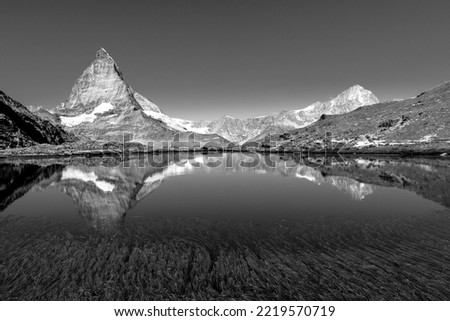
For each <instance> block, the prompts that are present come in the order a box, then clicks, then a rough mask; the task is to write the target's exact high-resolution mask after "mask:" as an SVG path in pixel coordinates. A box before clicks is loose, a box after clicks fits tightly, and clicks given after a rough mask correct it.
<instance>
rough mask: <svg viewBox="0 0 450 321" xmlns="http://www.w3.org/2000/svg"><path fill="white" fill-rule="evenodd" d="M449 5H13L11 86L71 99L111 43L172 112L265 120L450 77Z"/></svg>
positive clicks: (3, 62)
mask: <svg viewBox="0 0 450 321" xmlns="http://www.w3.org/2000/svg"><path fill="white" fill-rule="evenodd" d="M449 12H450V2H449V1H448V0H443V1H392V0H391V1H380V0H377V1H361V0H360V1H345V0H339V1H337V0H333V1H320V0H314V1H300V0H296V1H288V0H273V1H267V0H221V1H217V0H204V1H200V0H198V1H193V0H178V1H171V0H146V1H132V0H129V1H93V0H90V1H84V0H76V1H73V0H71V1H63V0H57V1H51V0H49V1H37V0H33V1H21V0H14V1H10V0H2V5H1V9H0V30H1V32H0V35H1V36H0V37H1V45H0V46H1V47H0V72H1V77H0V89H1V90H3V91H5V92H6V93H7V94H9V95H11V96H12V97H13V98H15V99H17V100H19V101H21V102H22V103H24V104H25V105H30V104H33V105H50V106H54V105H56V104H58V103H60V102H62V101H63V100H65V99H66V98H67V97H68V96H69V93H70V90H71V88H72V86H73V84H74V82H75V80H76V78H77V77H78V76H79V75H80V74H81V72H82V71H83V70H84V69H85V68H86V67H87V66H88V65H89V64H90V63H91V61H92V60H93V59H94V56H95V52H96V51H97V49H98V48H99V47H104V48H105V49H106V50H107V51H108V52H109V53H110V54H111V56H112V57H113V58H114V59H115V60H116V62H117V64H118V65H119V67H120V69H121V70H122V72H123V74H124V77H125V79H126V80H127V82H128V83H129V84H130V85H131V86H133V88H134V89H136V90H137V91H138V92H140V93H141V94H143V95H144V96H146V97H148V98H149V99H151V100H153V101H154V102H155V103H156V104H158V105H159V106H160V107H161V109H162V110H163V111H165V112H166V113H167V114H168V115H170V116H175V117H182V118H187V119H212V118H216V117H219V116H221V115H224V114H228V115H231V116H236V117H242V116H259V115H265V114H271V113H272V112H278V111H281V110H285V109H297V108H302V107H306V106H307V105H308V104H310V103H313V102H315V101H317V100H325V99H328V98H329V97H331V96H335V95H337V94H338V93H340V92H341V91H343V90H345V89H347V88H348V87H350V86H352V85H354V84H360V85H362V86H363V87H365V88H367V89H370V90H372V91H373V92H374V93H375V95H377V96H378V97H379V98H380V99H381V100H387V99H392V98H405V97H411V96H413V95H416V94H418V93H420V92H421V91H423V90H425V89H427V88H430V87H433V86H435V85H437V84H439V83H440V82H442V81H444V80H450V37H449V35H450V18H449Z"/></svg>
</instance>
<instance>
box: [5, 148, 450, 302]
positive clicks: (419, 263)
mask: <svg viewBox="0 0 450 321" xmlns="http://www.w3.org/2000/svg"><path fill="white" fill-rule="evenodd" d="M150 158H151V159H150ZM449 167H450V161H449V160H447V159H446V158H386V157H371V156H364V157H356V156H354V157H351V158H345V159H342V158H340V159H323V158H320V157H319V158H316V159H303V158H301V157H299V156H296V155H285V156H280V155H271V156H268V155H259V154H240V153H233V154H231V153H224V154H212V155H211V154H208V155H203V154H193V153H192V154H188V153H186V154H161V155H145V157H144V158H135V159H129V160H126V161H125V162H117V161H116V162H115V161H114V160H113V159H106V160H105V159H102V158H59V159H15V160H12V159H11V160H2V161H1V163H0V173H1V176H0V177H1V181H0V299H2V300H221V299H237V300H450V210H449V207H450V192H449V191H450V171H449Z"/></svg>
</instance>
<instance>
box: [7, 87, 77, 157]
mask: <svg viewBox="0 0 450 321" xmlns="http://www.w3.org/2000/svg"><path fill="white" fill-rule="evenodd" d="M73 141H76V138H75V136H74V135H72V134H69V133H67V132H66V131H64V130H63V129H62V128H61V126H58V125H54V124H52V123H50V122H49V121H47V120H45V119H41V118H39V117H37V116H36V115H34V114H33V113H31V112H30V111H29V110H28V109H27V108H26V107H25V106H24V105H22V104H21V103H19V102H18V101H15V100H14V99H12V98H11V97H9V96H8V95H6V94H5V93H4V92H3V91H0V149H4V148H15V147H26V146H32V145H36V144H53V145H59V144H63V143H65V142H73Z"/></svg>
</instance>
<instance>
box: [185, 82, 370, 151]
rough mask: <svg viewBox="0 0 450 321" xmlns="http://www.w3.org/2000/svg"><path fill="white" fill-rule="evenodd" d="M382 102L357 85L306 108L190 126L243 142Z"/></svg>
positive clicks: (194, 129)
mask: <svg viewBox="0 0 450 321" xmlns="http://www.w3.org/2000/svg"><path fill="white" fill-rule="evenodd" d="M378 102H379V101H378V98H377V97H375V95H374V94H373V93H372V92H371V91H369V90H367V89H364V88H363V87H362V86H360V85H355V86H353V87H350V88H349V89H347V90H345V91H344V92H342V93H341V94H339V95H338V96H337V97H335V98H333V99H331V100H329V101H326V102H316V103H314V104H312V105H310V106H308V107H306V108H303V109H297V110H288V111H282V112H280V113H278V114H274V115H270V116H260V117H253V118H245V119H239V118H233V117H231V116H223V117H222V118H219V119H217V120H213V121H210V122H208V121H200V122H191V123H190V128H191V130H193V131H197V130H199V131H201V132H202V133H217V134H219V135H220V136H222V137H224V138H226V139H228V140H230V141H233V142H239V143H243V142H246V141H249V140H253V139H258V138H259V137H263V136H265V135H267V134H269V133H271V134H276V133H282V132H285V131H288V130H291V129H295V128H301V127H305V126H308V125H310V124H312V123H314V122H315V121H317V120H318V119H319V118H320V116H322V115H323V114H328V115H335V114H343V113H348V112H350V111H352V110H354V109H356V108H359V107H361V106H365V105H372V104H376V103H378Z"/></svg>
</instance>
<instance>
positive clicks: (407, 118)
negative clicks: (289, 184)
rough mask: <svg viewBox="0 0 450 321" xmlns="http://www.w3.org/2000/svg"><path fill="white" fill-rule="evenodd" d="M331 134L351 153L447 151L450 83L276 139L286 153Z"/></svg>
mask: <svg viewBox="0 0 450 321" xmlns="http://www.w3.org/2000/svg"><path fill="white" fill-rule="evenodd" d="M326 132H328V133H331V134H332V139H333V141H334V143H335V144H336V145H339V144H342V145H345V146H344V150H345V148H348V149H352V150H360V151H363V150H366V151H367V150H370V149H374V150H378V151H382V150H383V151H386V152H392V151H394V152H395V151H399V150H401V149H402V148H404V149H417V150H419V151H420V150H422V149H423V150H427V149H429V150H440V149H442V150H448V149H449V147H450V82H446V83H444V84H442V85H440V86H437V87H435V88H432V89H430V90H428V91H425V92H423V93H421V94H420V95H418V96H417V97H415V98H411V99H406V100H401V101H394V102H387V103H381V104H376V105H371V106H364V107H361V108H358V109H356V110H354V111H352V112H349V113H347V114H342V115H326V116H324V117H321V119H320V120H318V121H317V122H315V123H314V124H312V125H310V126H308V127H305V128H301V129H297V130H293V131H290V132H287V133H285V134H283V135H279V136H276V137H274V138H273V140H277V141H279V142H281V144H282V146H283V147H284V148H287V149H300V148H301V147H302V146H311V145H312V144H314V142H315V141H318V140H323V139H324V137H325V133H326Z"/></svg>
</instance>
